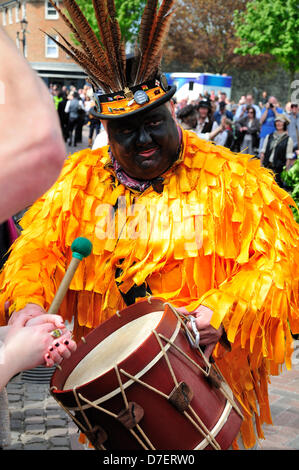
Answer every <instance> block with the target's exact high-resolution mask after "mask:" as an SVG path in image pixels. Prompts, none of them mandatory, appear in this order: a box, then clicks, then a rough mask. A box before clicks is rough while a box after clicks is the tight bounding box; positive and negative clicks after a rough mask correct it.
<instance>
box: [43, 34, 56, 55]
mask: <svg viewBox="0 0 299 470" xmlns="http://www.w3.org/2000/svg"><path fill="white" fill-rule="evenodd" d="M53 37H54V38H55V39H56V40H57V41H59V36H58V34H54V35H53ZM48 41H52V39H51V38H49V36H45V57H46V59H58V58H59V47H58V45H57V44H55V42H54V41H53V45H52V46H51V45H49V43H48ZM49 47H53V48H54V47H55V48H56V55H49V53H48V48H49Z"/></svg>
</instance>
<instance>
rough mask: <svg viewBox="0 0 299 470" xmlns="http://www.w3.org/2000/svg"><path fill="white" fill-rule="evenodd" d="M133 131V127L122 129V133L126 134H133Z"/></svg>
mask: <svg viewBox="0 0 299 470" xmlns="http://www.w3.org/2000/svg"><path fill="white" fill-rule="evenodd" d="M132 132H133V130H132V129H122V131H121V133H122V134H125V135H127V134H131V133H132Z"/></svg>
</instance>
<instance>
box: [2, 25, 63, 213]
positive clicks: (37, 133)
mask: <svg viewBox="0 0 299 470" xmlns="http://www.w3.org/2000/svg"><path fill="white" fill-rule="evenodd" d="M0 63H1V64H5V66H4V67H1V68H0V122H1V130H0V168H1V172H0V191H1V208H0V222H1V221H4V220H6V219H8V218H9V217H10V216H11V215H12V214H14V213H16V212H18V211H20V210H22V209H24V208H25V207H26V206H28V205H30V204H32V203H33V202H34V201H35V200H36V199H37V198H38V197H39V196H41V195H42V194H43V193H44V192H45V191H46V190H47V189H48V188H49V187H50V186H51V185H52V184H53V183H54V181H55V180H56V179H57V177H58V175H59V173H60V171H61V168H62V165H63V162H64V159H65V145H64V141H63V138H62V135H61V130H60V124H59V120H58V117H57V112H56V110H55V107H54V104H53V102H52V100H51V97H50V95H49V92H48V90H47V88H46V86H45V85H44V83H43V82H42V80H41V79H40V78H39V77H38V76H37V74H36V73H35V72H34V71H33V70H32V69H31V68H30V66H29V65H28V63H27V62H26V60H25V59H24V58H23V57H22V56H21V55H20V54H19V52H18V50H17V49H16V47H15V45H14V44H13V43H12V42H11V40H10V39H9V38H8V37H7V36H6V34H5V33H4V31H3V30H2V29H1V28H0Z"/></svg>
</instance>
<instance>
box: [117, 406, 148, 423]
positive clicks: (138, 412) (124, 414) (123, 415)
mask: <svg viewBox="0 0 299 470" xmlns="http://www.w3.org/2000/svg"><path fill="white" fill-rule="evenodd" d="M143 415H144V409H143V408H142V406H140V405H138V403H135V402H132V401H130V402H129V403H128V408H125V409H123V410H122V411H121V412H120V413H119V414H118V416H117V419H118V421H119V422H120V423H121V424H122V425H123V426H124V427H125V428H127V429H133V428H134V427H135V426H136V424H138V423H139V421H141V420H142V418H143Z"/></svg>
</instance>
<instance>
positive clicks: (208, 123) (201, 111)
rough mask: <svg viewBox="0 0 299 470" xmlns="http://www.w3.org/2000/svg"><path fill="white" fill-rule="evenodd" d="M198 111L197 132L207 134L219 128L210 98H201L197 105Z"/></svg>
mask: <svg viewBox="0 0 299 470" xmlns="http://www.w3.org/2000/svg"><path fill="white" fill-rule="evenodd" d="M197 113H198V116H197V127H196V133H197V134H198V133H199V134H206V133H210V132H213V131H215V130H216V129H217V127H218V124H217V122H215V121H214V118H213V112H212V106H211V102H210V100H201V101H200V102H199V103H198V105H197Z"/></svg>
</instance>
